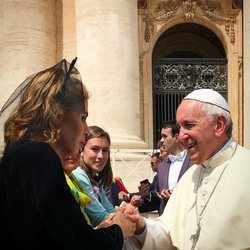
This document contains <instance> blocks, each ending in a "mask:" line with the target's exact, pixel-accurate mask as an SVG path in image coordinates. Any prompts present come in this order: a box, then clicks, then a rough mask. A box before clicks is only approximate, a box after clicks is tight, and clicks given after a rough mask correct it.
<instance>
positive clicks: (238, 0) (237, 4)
mask: <svg viewBox="0 0 250 250" xmlns="http://www.w3.org/2000/svg"><path fill="white" fill-rule="evenodd" d="M242 6H243V0H233V1H232V8H233V9H242Z"/></svg>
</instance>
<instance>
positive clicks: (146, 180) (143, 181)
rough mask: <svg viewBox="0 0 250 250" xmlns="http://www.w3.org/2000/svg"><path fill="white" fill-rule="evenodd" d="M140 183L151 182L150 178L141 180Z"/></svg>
mask: <svg viewBox="0 0 250 250" xmlns="http://www.w3.org/2000/svg"><path fill="white" fill-rule="evenodd" d="M140 183H141V184H147V183H148V184H150V182H149V180H148V179H145V180H142V181H140Z"/></svg>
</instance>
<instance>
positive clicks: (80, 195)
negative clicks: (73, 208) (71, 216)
mask: <svg viewBox="0 0 250 250" xmlns="http://www.w3.org/2000/svg"><path fill="white" fill-rule="evenodd" d="M65 177H66V181H67V184H68V186H69V188H70V190H71V193H72V194H73V196H74V197H75V199H76V201H77V203H78V204H79V206H80V208H81V211H82V213H83V215H84V217H85V219H86V220H87V222H88V224H89V225H91V223H90V220H89V217H88V216H87V214H86V212H85V210H84V207H85V206H87V205H88V204H89V203H90V202H91V201H92V199H91V198H90V197H89V196H88V195H87V194H86V193H85V192H84V190H82V188H81V187H80V185H79V184H78V181H77V179H76V178H75V176H74V175H73V174H71V175H70V176H68V175H66V174H65Z"/></svg>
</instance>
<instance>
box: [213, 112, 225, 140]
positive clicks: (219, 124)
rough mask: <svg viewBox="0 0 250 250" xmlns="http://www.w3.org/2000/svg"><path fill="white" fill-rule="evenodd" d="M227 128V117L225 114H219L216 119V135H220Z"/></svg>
mask: <svg viewBox="0 0 250 250" xmlns="http://www.w3.org/2000/svg"><path fill="white" fill-rule="evenodd" d="M225 129H226V119H225V117H224V116H223V115H219V116H218V117H217V120H216V128H215V135H217V136H220V135H221V134H222V133H224V131H225Z"/></svg>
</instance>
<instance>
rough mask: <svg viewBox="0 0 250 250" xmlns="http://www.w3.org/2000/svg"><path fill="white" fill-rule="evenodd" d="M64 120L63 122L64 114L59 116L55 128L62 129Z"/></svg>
mask: <svg viewBox="0 0 250 250" xmlns="http://www.w3.org/2000/svg"><path fill="white" fill-rule="evenodd" d="M62 120H63V114H59V115H58V116H57V117H56V119H55V126H56V127H57V128H60V127H61V123H62Z"/></svg>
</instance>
